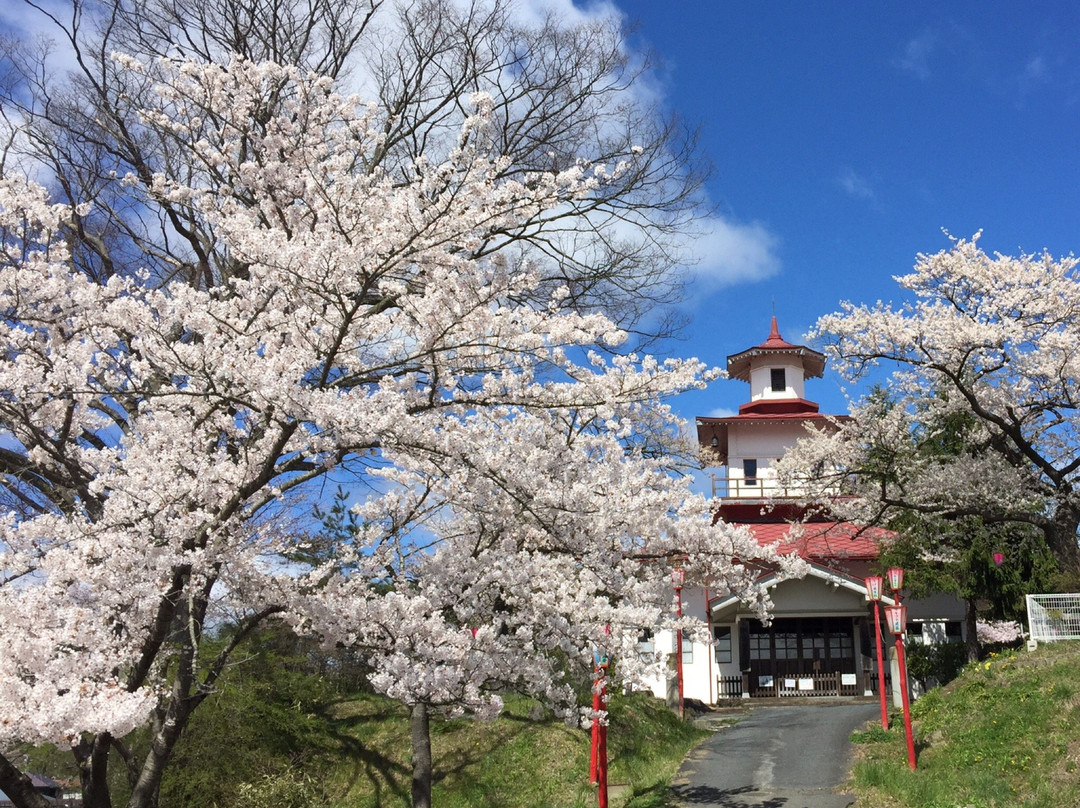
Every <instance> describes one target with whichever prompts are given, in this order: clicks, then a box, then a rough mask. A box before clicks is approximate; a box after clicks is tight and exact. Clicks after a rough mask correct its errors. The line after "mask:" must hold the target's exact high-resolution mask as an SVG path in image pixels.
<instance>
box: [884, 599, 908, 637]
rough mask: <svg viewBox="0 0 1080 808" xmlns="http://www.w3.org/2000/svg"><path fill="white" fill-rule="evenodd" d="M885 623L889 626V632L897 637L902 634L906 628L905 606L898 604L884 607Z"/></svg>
mask: <svg viewBox="0 0 1080 808" xmlns="http://www.w3.org/2000/svg"><path fill="white" fill-rule="evenodd" d="M885 623H886V624H887V625H888V626H889V631H891V632H892V633H893V634H896V635H897V636H899V635H901V634H903V633H904V629H906V628H907V606H904V605H903V604H899V605H896V606H886V607H885Z"/></svg>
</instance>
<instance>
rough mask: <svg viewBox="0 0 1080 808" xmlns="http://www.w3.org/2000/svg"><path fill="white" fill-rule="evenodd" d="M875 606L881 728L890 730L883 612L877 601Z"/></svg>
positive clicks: (873, 601)
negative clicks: (886, 691) (882, 624)
mask: <svg viewBox="0 0 1080 808" xmlns="http://www.w3.org/2000/svg"><path fill="white" fill-rule="evenodd" d="M870 602H871V603H873V604H874V634H875V636H876V638H877V675H878V694H879V695H880V696H881V728H882V729H888V728H889V708H888V707H887V706H886V704H885V662H884V660H883V658H882V653H881V612H880V611H879V609H878V602H877V601H876V600H872V601H870Z"/></svg>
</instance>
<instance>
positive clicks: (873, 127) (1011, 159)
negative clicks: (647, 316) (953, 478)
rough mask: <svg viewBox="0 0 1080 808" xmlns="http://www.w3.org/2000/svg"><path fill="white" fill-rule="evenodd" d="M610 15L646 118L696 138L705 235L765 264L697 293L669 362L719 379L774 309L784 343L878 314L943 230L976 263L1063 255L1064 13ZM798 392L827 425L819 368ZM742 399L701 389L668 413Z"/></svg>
mask: <svg viewBox="0 0 1080 808" xmlns="http://www.w3.org/2000/svg"><path fill="white" fill-rule="evenodd" d="M616 2H617V6H618V7H619V9H620V10H621V11H622V12H623V13H625V14H626V15H627V17H628V18H630V19H634V20H637V21H638V23H639V26H638V29H637V33H636V35H635V39H634V42H635V44H636V45H637V46H639V47H651V48H652V49H653V50H654V51H655V52H656V55H657V56H658V58H659V59H660V61H661V64H662V67H661V70H660V72H659V74H658V80H659V88H658V91H659V93H660V95H661V96H662V97H663V98H664V100H665V103H666V104H667V105H668V106H669V107H670V108H671V109H673V110H675V111H676V112H678V113H679V114H680V115H681V116H683V117H685V118H686V119H688V120H689V121H691V122H693V123H695V124H697V125H698V126H700V131H701V146H702V148H703V151H704V154H705V156H706V157H707V158H708V159H709V160H710V161H711V162H712V164H713V166H714V168H715V175H714V177H713V179H712V180H711V182H710V184H709V188H708V190H709V194H710V197H711V199H712V201H713V202H714V203H715V204H716V205H717V206H718V210H719V213H720V215H721V216H722V218H723V220H724V222H726V223H727V225H729V226H731V227H734V228H738V229H739V230H740V232H741V233H742V234H743V236H745V237H746V238H748V239H757V240H758V242H759V247H760V249H761V250H762V251H764V252H765V253H766V254H767V255H766V257H765V258H764V259H763V260H759V261H757V262H754V263H753V266H752V267H750V268H748V269H746V271H745V274H746V275H748V276H752V277H756V280H754V279H751V280H741V281H740V280H737V277H739V276H738V272H735V273H733V274H729V275H728V281H729V282H728V283H727V285H723V286H720V287H718V286H717V284H716V283H702V284H700V285H699V288H700V289H701V290H702V292H701V294H700V295H698V296H697V299H695V300H694V301H693V303H692V305H691V306H690V308H689V309H688V313H689V314H690V315H691V316H692V318H693V319H692V322H691V326H690V329H689V332H688V339H687V341H686V342H685V343H682V344H680V345H677V346H675V347H674V352H675V353H677V354H679V355H693V356H698V357H700V358H701V359H703V360H705V361H707V362H709V363H710V364H716V365H721V366H722V365H723V364H724V362H725V359H726V357H727V355H728V354H729V353H734V352H736V351H739V350H742V349H743V348H747V347H749V346H751V345H754V344H757V343H759V342H761V341H763V340H764V339H765V337H766V336H767V334H768V324H769V317H770V316H771V314H772V306H773V301H774V300H775V306H776V314H777V318H778V320H779V323H780V328H781V332H782V333H783V335H784V337H785V338H787V339H788V340H790V341H793V342H798V341H801V337H802V335H803V334H804V333H805V332H806V331H807V329H808V328H809V327H810V326H811V325H812V324H813V323H814V321H815V320H816V319H817V318H818V317H819V316H821V315H823V314H826V313H829V312H831V311H834V310H836V309H837V308H838V303H839V301H841V300H852V301H856V302H866V303H872V302H874V301H876V300H878V299H882V300H886V301H888V300H892V301H898V300H899V299H900V293H899V290H898V289H897V287H896V284H895V282H894V281H893V280H892V277H893V276H894V275H898V274H903V273H906V272H907V271H908V270H910V268H911V266H912V264H913V262H914V259H915V255H916V253H919V252H937V251H938V250H941V249H945V248H946V247H947V246H948V241H947V239H946V237H945V236H944V234H943V233H942V229H943V228H944V229H946V230H948V231H949V232H950V233H952V234H954V235H956V236H962V237H969V236H971V235H972V234H973V233H975V232H976V231H977V230H980V229H981V230H983V231H984V235H983V238H982V241H981V244H982V246H983V248H984V249H986V250H988V251H998V252H1002V253H1017V252H1019V251H1024V252H1040V251H1042V250H1043V249H1044V248H1046V249H1048V250H1050V252H1052V253H1054V254H1056V255H1062V254H1068V253H1070V252H1074V251H1080V227H1078V225H1080V204H1078V203H1080V150H1078V146H1080V6H1076V5H1075V4H1070V3H1064V2H1061V3H1037V2H1036V3H1022V4H1021V3H1004V2H990V3H987V2H982V3H967V2H965V3H928V2H912V1H911V0H904V2H900V1H899V0H896V1H895V2H877V3H852V2H846V3H840V2H814V3H796V2H774V1H772V0H763V1H760V2H741V3H733V2H706V1H705V0H679V2H672V3H660V2H656V0H616ZM743 246H744V247H745V244H744V245H743ZM770 273H771V274H770ZM762 275H767V277H761V276H762ZM852 392H858V391H857V390H856V391H852ZM807 393H808V396H809V397H810V398H812V399H814V400H816V401H819V402H820V403H821V404H822V406H823V409H826V410H828V411H831V412H841V411H844V410H845V409H846V405H845V403H844V399H843V395H842V394H841V391H840V380H839V379H838V378H837V377H836V376H835V374H831V373H830V372H829V371H828V370H826V377H825V379H824V380H818V381H816V382H814V383H813V384H812V386H811V387H810V388H809V389H808V390H807ZM747 397H748V390H747V389H746V388H745V385H743V384H741V383H739V382H718V383H716V384H715V385H713V386H712V387H711V388H710V389H709V391H707V392H706V393H702V394H688V395H685V396H682V397H680V398H679V399H678V400H676V402H675V404H676V407H677V409H678V410H679V411H680V412H681V413H682V414H683V415H684V416H686V417H693V416H694V415H703V414H707V413H709V412H710V411H713V410H714V409H716V408H726V409H734V408H736V407H737V406H738V404H740V403H742V402H743V401H745V400H746V398H747Z"/></svg>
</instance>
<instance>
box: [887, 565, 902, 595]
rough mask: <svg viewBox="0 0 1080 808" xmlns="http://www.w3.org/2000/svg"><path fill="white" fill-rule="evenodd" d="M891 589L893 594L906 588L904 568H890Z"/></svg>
mask: <svg viewBox="0 0 1080 808" xmlns="http://www.w3.org/2000/svg"><path fill="white" fill-rule="evenodd" d="M886 574H887V575H888V576H889V589H891V590H892V591H893V592H899V591H900V590H901V589H903V588H904V568H903V567H889V571H888V573H886Z"/></svg>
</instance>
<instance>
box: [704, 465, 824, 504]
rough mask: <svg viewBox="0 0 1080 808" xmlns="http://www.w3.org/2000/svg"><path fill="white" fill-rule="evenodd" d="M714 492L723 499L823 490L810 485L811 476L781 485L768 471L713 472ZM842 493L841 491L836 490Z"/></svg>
mask: <svg viewBox="0 0 1080 808" xmlns="http://www.w3.org/2000/svg"><path fill="white" fill-rule="evenodd" d="M710 476H711V477H712V494H713V496H714V497H720V498H721V499H747V500H750V499H802V498H805V497H806V496H807V495H809V494H811V493H814V494H816V495H817V496H820V495H821V494H822V492H821V491H820V487H819V486H818V485H810V478H805V479H804V480H803V481H795V482H793V483H790V484H784V485H781V484H780V481H779V480H778V479H777V478H776V477H774V476H771V475H770V474H769V473H768V472H766V473H764V474H763V475H760V476H758V477H753V478H746V477H744V476H743V475H742V474H739V473H736V474H712V475H710ZM835 495H840V492H839V491H837V492H835V494H834V496H835Z"/></svg>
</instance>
